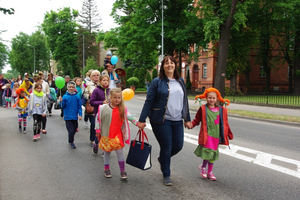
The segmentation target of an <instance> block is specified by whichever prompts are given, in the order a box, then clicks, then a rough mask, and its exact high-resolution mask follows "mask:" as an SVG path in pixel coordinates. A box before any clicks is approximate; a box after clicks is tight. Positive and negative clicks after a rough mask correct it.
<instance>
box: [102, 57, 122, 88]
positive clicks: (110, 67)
mask: <svg viewBox="0 0 300 200" xmlns="http://www.w3.org/2000/svg"><path fill="white" fill-rule="evenodd" d="M117 62H118V57H117V56H113V57H111V60H109V59H104V67H105V70H103V72H102V74H101V75H108V76H109V77H110V83H109V88H110V89H112V88H115V87H117V85H118V84H119V83H120V81H119V76H118V74H117V73H116V72H115V69H114V65H115V64H116V63H117Z"/></svg>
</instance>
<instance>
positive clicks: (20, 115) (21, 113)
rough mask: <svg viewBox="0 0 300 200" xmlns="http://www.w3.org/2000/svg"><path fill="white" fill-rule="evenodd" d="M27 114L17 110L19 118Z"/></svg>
mask: <svg viewBox="0 0 300 200" xmlns="http://www.w3.org/2000/svg"><path fill="white" fill-rule="evenodd" d="M27 116H28V112H25V113H23V112H19V113H18V117H19V118H25V117H27Z"/></svg>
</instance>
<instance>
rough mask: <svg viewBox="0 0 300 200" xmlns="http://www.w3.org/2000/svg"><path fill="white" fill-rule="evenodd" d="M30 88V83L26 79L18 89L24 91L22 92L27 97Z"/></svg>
mask: <svg viewBox="0 0 300 200" xmlns="http://www.w3.org/2000/svg"><path fill="white" fill-rule="evenodd" d="M31 86H32V82H31V81H30V80H29V79H28V78H24V80H23V82H22V84H21V85H20V88H23V89H24V92H25V93H26V94H27V96H29V95H30V94H29V90H30V87H31Z"/></svg>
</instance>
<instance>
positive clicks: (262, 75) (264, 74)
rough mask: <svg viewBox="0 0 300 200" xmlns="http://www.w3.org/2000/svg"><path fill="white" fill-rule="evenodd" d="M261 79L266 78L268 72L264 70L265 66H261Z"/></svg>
mask: <svg viewBox="0 0 300 200" xmlns="http://www.w3.org/2000/svg"><path fill="white" fill-rule="evenodd" d="M260 77H261V78H265V77H266V72H265V70H264V66H260Z"/></svg>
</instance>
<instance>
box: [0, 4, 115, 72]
mask: <svg viewBox="0 0 300 200" xmlns="http://www.w3.org/2000/svg"><path fill="white" fill-rule="evenodd" d="M96 2H97V7H98V10H99V13H100V16H101V18H102V27H101V29H102V30H104V31H108V30H110V29H111V28H114V27H116V24H115V23H114V20H113V18H112V17H111V16H110V13H111V9H112V5H113V3H114V2H115V0H96ZM82 3H83V0H0V7H3V8H14V9H15V14H14V15H8V14H6V15H4V14H3V13H0V30H6V32H4V33H2V34H1V36H0V37H1V38H2V39H3V40H7V42H4V43H5V45H7V46H9V47H10V46H11V43H10V41H11V39H12V38H14V37H15V36H16V35H18V34H19V32H24V33H26V34H29V35H30V34H31V33H33V32H35V30H36V26H38V25H40V24H41V23H42V22H43V20H44V15H45V13H46V12H47V11H50V10H53V11H57V10H58V9H59V8H63V7H70V8H73V9H75V10H78V11H79V12H81V10H82ZM7 69H9V67H8V66H7V67H5V69H4V70H3V72H6V70H7Z"/></svg>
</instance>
